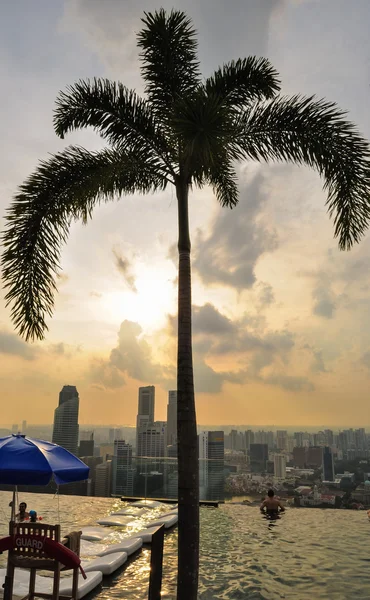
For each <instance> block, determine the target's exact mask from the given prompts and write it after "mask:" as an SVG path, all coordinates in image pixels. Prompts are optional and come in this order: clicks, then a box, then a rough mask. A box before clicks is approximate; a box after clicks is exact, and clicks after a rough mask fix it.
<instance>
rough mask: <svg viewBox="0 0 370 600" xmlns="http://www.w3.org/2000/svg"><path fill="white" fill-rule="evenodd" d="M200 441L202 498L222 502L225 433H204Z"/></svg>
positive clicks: (200, 485)
mask: <svg viewBox="0 0 370 600" xmlns="http://www.w3.org/2000/svg"><path fill="white" fill-rule="evenodd" d="M198 440H199V493H200V498H201V499H202V500H222V499H223V497H224V460H225V438H224V432H223V431H202V432H201V433H200V434H199V436H198Z"/></svg>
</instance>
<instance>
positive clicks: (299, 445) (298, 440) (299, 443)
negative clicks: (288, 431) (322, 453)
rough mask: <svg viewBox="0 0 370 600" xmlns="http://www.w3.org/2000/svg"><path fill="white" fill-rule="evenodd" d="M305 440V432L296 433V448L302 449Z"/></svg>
mask: <svg viewBox="0 0 370 600" xmlns="http://www.w3.org/2000/svg"><path fill="white" fill-rule="evenodd" d="M303 439H304V433H303V431H296V432H295V433H294V442H295V444H294V445H295V447H296V448H302V447H303V445H304V444H303Z"/></svg>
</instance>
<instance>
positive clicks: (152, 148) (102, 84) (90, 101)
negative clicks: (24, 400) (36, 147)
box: [54, 78, 173, 173]
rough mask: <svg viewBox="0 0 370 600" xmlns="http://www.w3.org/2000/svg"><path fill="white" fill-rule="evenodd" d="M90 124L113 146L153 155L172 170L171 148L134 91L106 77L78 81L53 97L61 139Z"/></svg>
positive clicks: (145, 104)
mask: <svg viewBox="0 0 370 600" xmlns="http://www.w3.org/2000/svg"><path fill="white" fill-rule="evenodd" d="M85 127H93V128H94V129H95V130H96V131H97V132H98V133H99V134H100V135H101V136H102V137H103V138H104V139H106V140H107V141H108V142H109V143H110V144H111V145H112V146H115V147H117V146H119V147H120V148H122V150H125V151H126V150H128V151H136V150H141V149H143V148H145V149H146V152H147V153H148V155H150V156H151V157H154V156H155V155H156V154H157V155H158V156H160V157H161V159H162V161H163V163H164V164H166V165H167V167H169V171H170V172H172V173H173V169H172V165H171V154H173V150H172V149H171V147H170V145H169V143H168V140H167V139H166V137H165V134H164V131H163V129H162V128H161V126H160V125H159V124H158V123H157V121H156V119H155V117H154V114H153V111H152V109H151V107H150V105H149V104H148V102H146V101H145V100H144V99H142V98H140V96H138V95H137V94H136V92H135V91H133V90H129V89H127V88H126V87H125V86H124V85H122V84H121V83H116V82H112V81H110V80H109V79H97V78H95V79H93V80H89V79H87V80H80V81H78V82H77V83H75V84H74V85H72V86H69V87H68V88H67V90H66V91H65V92H61V93H60V94H59V96H58V98H57V100H56V109H55V111H54V129H55V132H56V133H57V135H58V136H59V137H61V138H64V136H65V135H66V134H67V133H68V132H70V131H73V130H75V129H81V128H85Z"/></svg>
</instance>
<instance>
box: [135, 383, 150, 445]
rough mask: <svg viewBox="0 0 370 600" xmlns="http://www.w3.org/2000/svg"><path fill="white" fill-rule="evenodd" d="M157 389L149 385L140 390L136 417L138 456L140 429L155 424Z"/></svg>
mask: <svg viewBox="0 0 370 600" xmlns="http://www.w3.org/2000/svg"><path fill="white" fill-rule="evenodd" d="M154 405H155V387H154V385H148V386H146V387H140V388H139V399H138V408H137V417H136V454H138V447H139V429H140V428H141V427H142V426H143V425H147V424H148V423H154Z"/></svg>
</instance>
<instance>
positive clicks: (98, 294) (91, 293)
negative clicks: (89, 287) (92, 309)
mask: <svg viewBox="0 0 370 600" xmlns="http://www.w3.org/2000/svg"><path fill="white" fill-rule="evenodd" d="M89 296H91V298H101V297H102V296H103V294H101V293H100V292H95V291H94V290H93V291H92V292H90V293H89Z"/></svg>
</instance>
